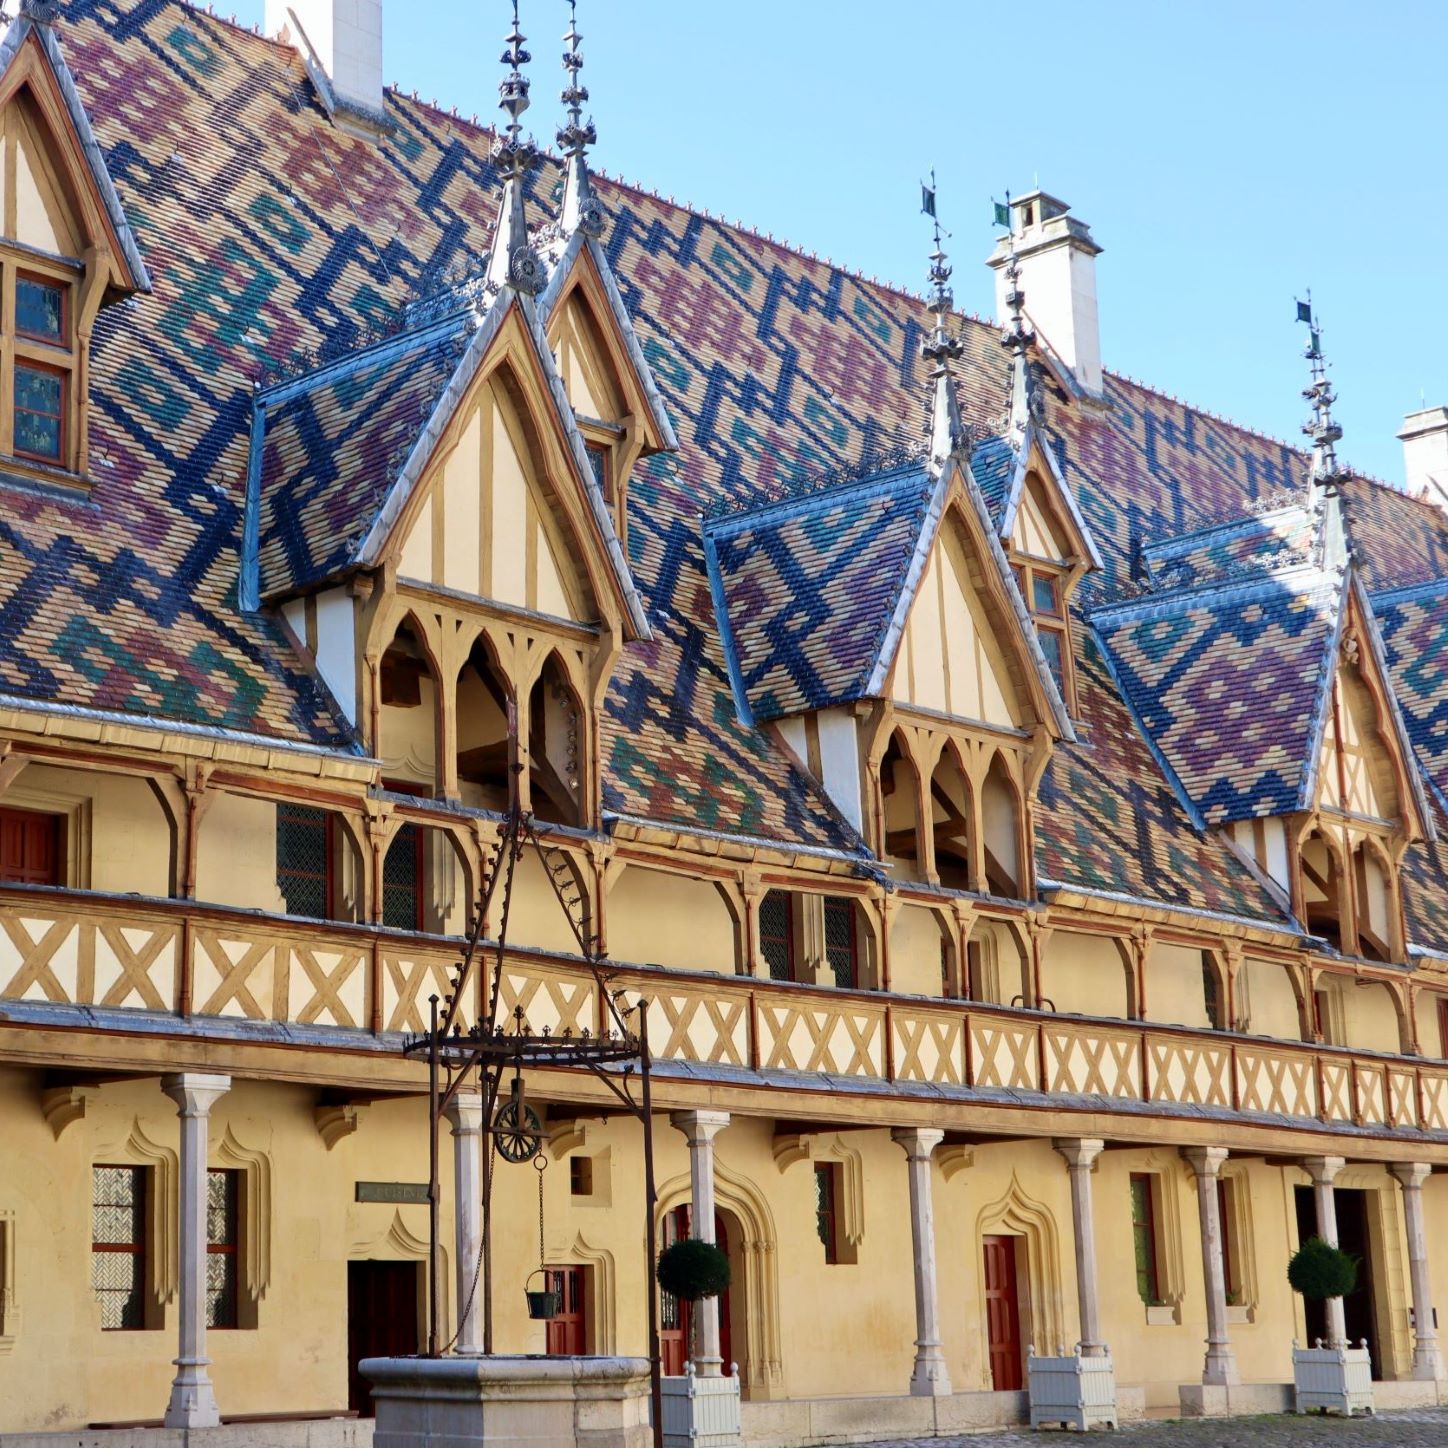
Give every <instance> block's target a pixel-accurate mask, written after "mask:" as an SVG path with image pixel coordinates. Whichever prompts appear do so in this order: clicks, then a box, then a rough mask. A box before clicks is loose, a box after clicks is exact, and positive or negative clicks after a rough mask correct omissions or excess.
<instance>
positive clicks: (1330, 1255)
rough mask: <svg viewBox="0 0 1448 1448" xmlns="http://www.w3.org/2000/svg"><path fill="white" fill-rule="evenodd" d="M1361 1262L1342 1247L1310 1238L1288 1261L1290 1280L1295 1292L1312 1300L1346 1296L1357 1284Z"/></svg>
mask: <svg viewBox="0 0 1448 1448" xmlns="http://www.w3.org/2000/svg"><path fill="white" fill-rule="evenodd" d="M1357 1274H1358V1262H1357V1258H1356V1257H1349V1256H1348V1254H1347V1253H1346V1252H1344V1251H1343V1250H1342V1249H1341V1248H1340V1247H1334V1246H1333V1245H1332V1244H1331V1243H1330V1242H1324V1241H1323V1240H1322V1238H1321V1237H1309V1238H1308V1239H1307V1241H1305V1242H1304V1243H1303V1244H1302V1245H1301V1246H1300V1247H1299V1248H1298V1249H1297V1251H1296V1252H1295V1253H1294V1254H1293V1256H1292V1260H1291V1261H1290V1262H1289V1263H1288V1264H1287V1280H1288V1282H1289V1283H1291V1284H1292V1290H1293V1291H1294V1292H1300V1293H1301V1294H1302V1295H1303V1296H1304V1297H1305V1298H1307V1299H1308V1300H1309V1301H1310V1302H1322V1301H1325V1300H1326V1299H1327V1298H1329V1297H1346V1296H1347V1295H1348V1293H1349V1292H1351V1291H1352V1290H1353V1288H1354V1287H1356V1286H1357Z"/></svg>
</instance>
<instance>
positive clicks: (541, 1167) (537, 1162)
mask: <svg viewBox="0 0 1448 1448" xmlns="http://www.w3.org/2000/svg"><path fill="white" fill-rule="evenodd" d="M533 1170H534V1171H536V1172H537V1173H538V1267H539V1270H540V1271H541V1270H542V1268H543V1173H544V1172H545V1171H547V1170H548V1158H547V1157H546V1156H545V1155H544V1154H543V1153H542V1152H541V1151H540V1152H539V1153H538V1155H537V1156H535V1157H534V1158H533ZM544 1285H545V1286H546V1285H547V1284H546V1283H545V1284H544Z"/></svg>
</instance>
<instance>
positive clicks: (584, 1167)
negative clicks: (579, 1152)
mask: <svg viewBox="0 0 1448 1448" xmlns="http://www.w3.org/2000/svg"><path fill="white" fill-rule="evenodd" d="M568 1190H569V1192H570V1193H571V1194H572V1195H573V1196H575V1197H591V1196H592V1195H593V1158H592V1157H591V1156H571V1157H569V1158H568Z"/></svg>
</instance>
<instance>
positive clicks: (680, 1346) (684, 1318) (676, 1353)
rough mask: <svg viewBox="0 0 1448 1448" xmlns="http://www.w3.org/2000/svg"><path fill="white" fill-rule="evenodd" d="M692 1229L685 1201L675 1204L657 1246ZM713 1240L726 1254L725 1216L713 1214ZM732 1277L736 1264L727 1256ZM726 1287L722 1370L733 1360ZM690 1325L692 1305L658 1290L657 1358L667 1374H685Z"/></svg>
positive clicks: (722, 1308)
mask: <svg viewBox="0 0 1448 1448" xmlns="http://www.w3.org/2000/svg"><path fill="white" fill-rule="evenodd" d="M690 1230H691V1211H690V1208H689V1206H688V1205H687V1204H685V1205H684V1206H682V1207H675V1208H674V1210H673V1211H672V1212H670V1213H669V1214H668V1215H667V1216H666V1217H665V1218H664V1220H663V1230H662V1232H661V1233H660V1241H659V1250H660V1251H661V1252H662V1251H663V1249H664V1248H665V1247H672V1246H673V1244H674V1243H675V1242H677V1241H680V1240H681V1239H682V1238H684V1237H687V1236H688V1235H689V1232H690ZM714 1240H715V1242H717V1243H718V1244H719V1246H720V1247H722V1248H723V1249H724V1254H725V1256H729V1255H730V1254H729V1234H728V1233H727V1232H726V1231H725V1229H724V1219H723V1218H722V1217H721V1216H720V1215H719V1214H718V1213H717V1212H716V1213H715V1214H714ZM729 1266H730V1268H731V1277H732V1276H733V1270H734V1269H737V1266H738V1264H737V1263H736V1262H735V1261H734V1260H733V1258H732V1257H731V1258H730V1262H729ZM732 1290H733V1289H732V1288H726V1289H725V1291H724V1294H723V1296H721V1297H720V1299H719V1356H720V1358H721V1359H722V1361H723V1368H722V1371H723V1372H725V1373H727V1372H728V1371H729V1367H730V1364H731V1363H733V1362H734V1334H733V1332H732V1331H731V1330H730V1301H729V1293H730V1292H731V1291H732ZM692 1325H693V1308H692V1307H691V1306H690V1304H689V1303H687V1302H680V1301H679V1300H678V1299H677V1298H675V1297H670V1296H669V1294H668V1293H667V1292H660V1293H659V1360H660V1362H661V1364H662V1368H661V1370H662V1372H663V1375H664V1376H665V1377H666V1378H678V1377H682V1376H683V1375H684V1364H685V1363H687V1362H688V1361H689V1345H690V1337H691V1328H692Z"/></svg>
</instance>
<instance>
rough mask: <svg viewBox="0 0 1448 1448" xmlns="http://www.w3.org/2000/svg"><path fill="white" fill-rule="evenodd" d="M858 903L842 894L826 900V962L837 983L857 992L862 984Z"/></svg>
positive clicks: (828, 896)
mask: <svg viewBox="0 0 1448 1448" xmlns="http://www.w3.org/2000/svg"><path fill="white" fill-rule="evenodd" d="M856 940H857V937H856V934H855V903H854V901H853V900H847V899H845V898H844V897H843V896H841V895H827V896H826V897H825V959H826V960H827V961H829V965H830V970H831V972H832V973H833V974H834V978H835V984H836V985H837V986H840V987H841V988H842V989H844V990H853V989H854V988H855V986H856V985H857V984H858V981H859V969H858V960H857V948H856Z"/></svg>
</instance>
